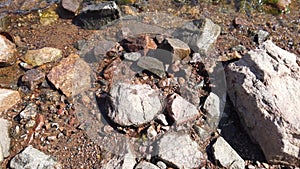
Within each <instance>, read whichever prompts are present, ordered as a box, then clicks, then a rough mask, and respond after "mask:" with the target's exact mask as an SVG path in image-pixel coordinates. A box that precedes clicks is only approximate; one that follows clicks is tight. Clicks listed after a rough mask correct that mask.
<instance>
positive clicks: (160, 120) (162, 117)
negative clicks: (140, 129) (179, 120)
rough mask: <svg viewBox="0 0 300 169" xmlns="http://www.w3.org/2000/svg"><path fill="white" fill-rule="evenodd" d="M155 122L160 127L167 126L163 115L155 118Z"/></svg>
mask: <svg viewBox="0 0 300 169" xmlns="http://www.w3.org/2000/svg"><path fill="white" fill-rule="evenodd" d="M156 120H157V121H158V122H159V123H161V124H162V125H164V126H167V125H168V121H167V119H166V116H165V115H164V114H159V115H158V116H157V117H156Z"/></svg>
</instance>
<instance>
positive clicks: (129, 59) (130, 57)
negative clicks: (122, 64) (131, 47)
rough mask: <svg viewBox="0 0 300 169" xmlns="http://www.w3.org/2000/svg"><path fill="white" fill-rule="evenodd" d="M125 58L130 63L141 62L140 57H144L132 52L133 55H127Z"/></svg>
mask: <svg viewBox="0 0 300 169" xmlns="http://www.w3.org/2000/svg"><path fill="white" fill-rule="evenodd" d="M123 57H124V59H125V60H128V61H137V60H139V58H140V57H142V55H141V54H140V53H139V52H131V53H125V54H124V55H123Z"/></svg>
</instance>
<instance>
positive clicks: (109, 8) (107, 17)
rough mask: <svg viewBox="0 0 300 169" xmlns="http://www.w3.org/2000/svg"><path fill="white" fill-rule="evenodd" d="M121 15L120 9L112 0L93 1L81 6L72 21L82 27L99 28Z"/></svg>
mask: <svg viewBox="0 0 300 169" xmlns="http://www.w3.org/2000/svg"><path fill="white" fill-rule="evenodd" d="M120 17H121V11H120V9H119V7H118V6H117V4H116V3H115V2H114V1H107V2H100V3H97V2H94V3H92V4H89V5H87V6H85V7H83V8H82V10H81V11H80V13H79V14H78V15H77V16H76V17H75V18H74V23H75V24H76V25H78V26H81V27H82V28H84V29H93V30H97V29H101V28H103V27H104V26H105V25H107V24H109V23H111V22H112V21H114V20H116V19H119V18H120Z"/></svg>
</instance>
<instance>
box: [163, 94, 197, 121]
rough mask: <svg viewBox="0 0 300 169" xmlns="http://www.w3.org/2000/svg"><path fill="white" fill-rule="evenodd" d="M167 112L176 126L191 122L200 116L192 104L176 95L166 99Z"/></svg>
mask: <svg viewBox="0 0 300 169" xmlns="http://www.w3.org/2000/svg"><path fill="white" fill-rule="evenodd" d="M167 111H168V114H169V116H170V117H171V118H172V119H173V120H174V121H175V123H176V124H177V125H180V124H184V123H187V122H188V121H193V120H195V119H197V118H198V117H199V116H200V113H199V111H198V110H197V108H196V107H195V106H194V105H193V104H191V103H190V102H188V101H187V100H185V99H184V98H182V97H181V96H180V95H178V94H176V93H174V94H173V95H171V96H170V97H169V98H168V103H167Z"/></svg>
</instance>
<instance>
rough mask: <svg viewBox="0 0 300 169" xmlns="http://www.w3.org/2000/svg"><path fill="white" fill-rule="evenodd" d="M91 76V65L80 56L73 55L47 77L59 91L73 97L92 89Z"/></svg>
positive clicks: (61, 62) (63, 60)
mask: <svg viewBox="0 0 300 169" xmlns="http://www.w3.org/2000/svg"><path fill="white" fill-rule="evenodd" d="M90 75H91V70H90V67H89V65H88V64H87V63H86V62H84V61H83V60H82V59H80V58H79V56H78V55H75V54H71V55H69V56H68V57H67V58H64V59H62V60H61V61H60V63H59V64H58V65H57V66H55V67H53V68H52V69H51V71H50V72H49V74H48V75H47V77H48V79H49V81H50V82H51V83H52V84H53V85H54V86H55V87H56V88H57V89H60V90H61V91H62V92H63V93H64V94H65V95H66V96H67V97H72V96H75V95H77V94H79V93H81V92H83V91H85V90H88V89H89V88H90V87H91V77H90Z"/></svg>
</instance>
